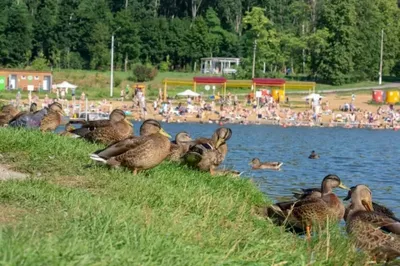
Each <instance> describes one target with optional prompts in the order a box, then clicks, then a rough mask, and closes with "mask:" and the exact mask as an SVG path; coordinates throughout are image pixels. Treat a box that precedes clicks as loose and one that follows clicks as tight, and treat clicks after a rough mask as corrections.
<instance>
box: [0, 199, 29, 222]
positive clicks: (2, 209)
mask: <svg viewBox="0 0 400 266" xmlns="http://www.w3.org/2000/svg"><path fill="white" fill-rule="evenodd" d="M0 213H1V215H0V224H13V223H16V222H17V221H18V220H19V219H21V218H22V217H23V216H25V215H26V214H27V211H26V210H24V209H21V208H17V207H14V206H11V205H7V204H5V205H3V204H0Z"/></svg>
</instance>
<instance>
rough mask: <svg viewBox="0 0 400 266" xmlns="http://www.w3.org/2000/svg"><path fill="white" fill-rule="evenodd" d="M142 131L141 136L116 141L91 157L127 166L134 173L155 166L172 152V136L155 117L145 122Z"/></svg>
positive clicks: (103, 161) (115, 164) (109, 163)
mask: <svg viewBox="0 0 400 266" xmlns="http://www.w3.org/2000/svg"><path fill="white" fill-rule="evenodd" d="M142 129H143V130H142ZM141 133H142V135H141V136H131V137H129V138H126V139H124V140H121V141H117V142H114V143H113V144H111V145H109V146H108V147H107V148H105V149H103V150H99V151H96V152H95V153H93V154H91V155H90V158H91V159H92V160H95V161H98V162H102V163H104V164H107V165H110V166H113V167H117V166H124V167H127V168H129V169H131V170H132V171H133V174H137V172H138V171H141V170H147V169H150V168H153V167H155V166H157V165H158V164H160V163H161V162H162V161H163V160H164V159H165V158H166V157H167V156H168V155H169V154H170V148H171V142H170V141H169V139H168V138H170V137H171V136H170V135H169V134H168V133H166V132H165V131H164V130H163V129H162V128H161V125H160V123H159V122H158V121H156V120H153V119H149V120H146V121H144V122H143V124H142V126H141Z"/></svg>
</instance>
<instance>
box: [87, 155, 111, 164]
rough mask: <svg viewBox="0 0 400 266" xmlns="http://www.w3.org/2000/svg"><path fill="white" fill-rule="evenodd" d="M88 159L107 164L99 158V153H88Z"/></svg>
mask: <svg viewBox="0 0 400 266" xmlns="http://www.w3.org/2000/svg"><path fill="white" fill-rule="evenodd" d="M90 159H92V160H93V161H96V162H100V163H104V164H107V160H105V159H103V158H101V157H100V156H99V155H97V154H94V153H93V154H90Z"/></svg>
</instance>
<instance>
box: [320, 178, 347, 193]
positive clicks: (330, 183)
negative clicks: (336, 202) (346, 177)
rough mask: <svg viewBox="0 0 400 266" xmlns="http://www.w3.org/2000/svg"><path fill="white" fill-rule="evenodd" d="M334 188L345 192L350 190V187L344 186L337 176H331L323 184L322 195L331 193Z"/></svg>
mask: <svg viewBox="0 0 400 266" xmlns="http://www.w3.org/2000/svg"><path fill="white" fill-rule="evenodd" d="M334 188H341V189H345V190H350V189H349V188H348V187H346V186H345V185H343V183H342V181H341V180H340V178H339V177H338V176H337V175H333V174H329V175H327V176H325V178H324V179H323V180H322V184H321V191H322V194H326V193H331V192H332V189H334Z"/></svg>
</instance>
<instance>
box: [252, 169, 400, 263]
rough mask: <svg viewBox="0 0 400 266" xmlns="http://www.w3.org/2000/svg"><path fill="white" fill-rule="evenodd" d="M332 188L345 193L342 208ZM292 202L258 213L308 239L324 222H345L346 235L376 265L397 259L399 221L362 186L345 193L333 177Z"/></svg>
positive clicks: (305, 190)
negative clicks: (340, 189)
mask: <svg viewBox="0 0 400 266" xmlns="http://www.w3.org/2000/svg"><path fill="white" fill-rule="evenodd" d="M334 188H342V189H346V190H348V195H347V197H346V198H345V200H349V199H351V203H350V204H349V205H348V206H347V207H346V208H345V206H344V205H343V203H342V201H341V200H340V199H339V198H338V197H337V196H336V195H335V194H334V193H333V189H334ZM294 196H295V197H296V198H297V200H295V201H287V202H278V203H276V204H273V205H271V206H267V207H262V208H260V209H259V211H261V214H262V215H263V216H266V217H268V218H269V219H271V220H272V221H273V222H274V223H276V224H278V225H282V226H285V227H286V228H287V229H289V230H291V231H293V232H296V233H304V231H305V233H306V235H307V238H310V237H311V227H312V226H318V228H322V227H324V226H326V224H327V219H329V220H330V221H335V222H339V221H340V220H341V219H344V220H345V222H346V231H347V232H348V233H349V235H350V236H351V237H352V239H353V240H354V242H355V245H356V246H357V247H358V248H360V249H362V250H364V251H366V252H368V253H369V254H370V255H371V256H372V257H374V259H375V260H376V261H386V262H387V261H390V260H394V259H396V258H397V257H399V256H400V220H399V219H398V218H396V217H395V215H394V214H393V212H392V211H391V210H389V209H388V208H386V207H384V206H381V205H379V204H377V203H374V202H373V201H372V192H371V190H370V189H369V188H368V187H367V186H365V185H357V186H354V187H351V188H350V189H348V188H347V187H346V186H344V185H343V184H342V182H341V180H340V178H339V177H338V176H336V175H327V176H326V177H325V178H324V179H323V181H322V184H321V188H310V189H303V190H302V192H300V193H294Z"/></svg>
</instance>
